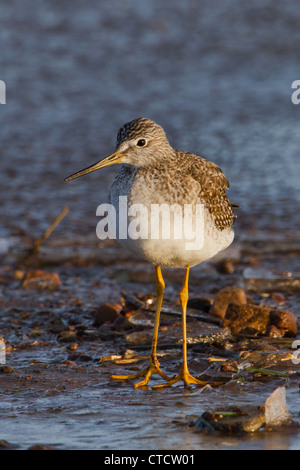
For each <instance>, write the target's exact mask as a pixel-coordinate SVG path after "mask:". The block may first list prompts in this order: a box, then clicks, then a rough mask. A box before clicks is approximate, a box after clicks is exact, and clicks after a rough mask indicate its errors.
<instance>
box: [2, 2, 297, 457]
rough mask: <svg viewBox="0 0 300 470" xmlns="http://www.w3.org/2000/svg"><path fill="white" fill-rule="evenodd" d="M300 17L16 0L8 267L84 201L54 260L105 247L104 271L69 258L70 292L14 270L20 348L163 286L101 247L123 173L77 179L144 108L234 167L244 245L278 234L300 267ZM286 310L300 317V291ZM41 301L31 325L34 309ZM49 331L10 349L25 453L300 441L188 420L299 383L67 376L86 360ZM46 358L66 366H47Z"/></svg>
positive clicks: (104, 348)
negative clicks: (106, 211)
mask: <svg viewBox="0 0 300 470" xmlns="http://www.w3.org/2000/svg"><path fill="white" fill-rule="evenodd" d="M299 21H300V10H299V8H298V4H297V2H296V0H279V1H277V2H272V1H271V0H264V1H262V0H255V1H253V2H251V3H250V4H246V3H238V4H237V2H235V1H234V0H229V1H227V2H226V3H225V2H222V1H220V0H214V1H209V2H208V1H203V2H199V1H194V0H188V1H185V2H179V1H178V0H175V1H173V2H172V4H168V2H166V3H164V4H163V5H162V2H161V1H158V0H154V1H153V2H151V4H150V2H138V1H136V0H127V1H121V0H112V1H111V2H97V1H96V0H90V1H89V2H81V1H79V0H74V1H73V2H72V4H71V3H69V4H68V3H67V2H51V3H49V2H46V1H41V2H39V4H38V5H37V4H36V3H35V4H34V7H33V2H32V1H31V0H25V1H24V0H11V1H10V2H6V3H5V4H3V5H1V17H0V41H1V52H0V63H1V68H0V80H4V81H5V83H6V87H7V104H6V105H2V106H1V107H0V119H1V126H0V142H1V145H0V162H1V172H0V198H1V209H0V224H1V225H0V237H1V239H0V253H1V256H3V261H2V263H1V276H4V278H5V273H6V271H5V269H6V268H5V266H10V263H11V259H10V258H9V259H8V258H7V257H6V255H7V252H8V249H9V246H13V247H14V248H15V247H16V245H20V249H22V244H23V243H24V244H25V243H26V242H27V238H26V236H29V237H30V238H32V237H39V236H40V235H41V234H42V232H43V230H45V229H46V228H47V227H48V225H49V223H50V222H51V221H52V220H53V218H54V217H56V216H57V215H58V213H59V212H60V211H61V209H62V208H63V207H64V206H66V205H68V206H69V208H70V213H69V214H68V216H67V217H66V218H65V219H64V221H63V222H62V223H61V224H60V226H59V227H58V228H57V229H56V231H55V234H53V235H52V237H51V240H52V242H53V243H54V245H52V251H51V244H50V255H49V256H50V258H51V257H52V260H53V258H54V257H55V256H57V257H58V258H60V260H61V261H62V260H64V261H66V262H69V263H70V260H71V259H72V256H71V255H70V251H71V254H72V252H73V254H74V253H76V254H77V251H78V253H79V255H80V256H82V257H83V258H84V259H86V257H88V256H89V255H91V259H92V260H94V259H93V258H92V256H93V255H94V256H99V258H98V259H97V260H98V262H99V265H98V266H91V268H90V269H88V268H87V269H83V270H82V271H81V269H80V268H78V266H77V267H75V266H74V265H72V264H67V266H66V267H64V268H60V275H61V278H62V280H63V285H62V287H61V288H60V290H58V291H56V292H54V293H53V292H48V293H38V292H35V293H32V292H29V293H28V292H25V293H24V292H23V291H22V289H20V287H19V285H18V283H17V282H16V281H14V280H13V279H9V280H8V281H7V284H6V283H5V282H6V278H5V279H4V281H5V282H4V281H3V283H2V280H1V282H0V287H1V292H0V294H1V297H0V300H1V301H2V302H1V305H0V307H1V310H2V311H1V316H2V324H1V331H0V336H1V335H2V336H4V337H6V335H7V336H8V340H9V341H10V342H11V343H12V344H14V341H15V343H16V345H19V344H20V343H21V342H22V340H23V339H24V341H31V340H33V337H31V336H30V334H31V332H32V330H33V329H34V328H35V326H34V325H35V322H37V324H38V325H39V327H40V326H41V324H42V322H43V321H46V319H48V318H47V314H45V312H44V314H41V313H40V311H41V310H46V311H47V309H48V310H49V316H50V318H52V315H54V313H57V315H58V316H60V315H61V316H62V318H64V319H65V320H66V321H68V320H69V318H70V317H69V310H68V309H71V310H72V309H73V313H74V311H75V312H76V314H78V315H79V317H80V321H83V322H84V321H88V322H90V321H91V317H90V316H89V315H90V313H91V311H92V310H93V309H95V308H96V306H97V305H98V304H99V303H100V302H102V301H111V302H118V301H119V298H120V293H121V290H122V289H123V288H126V290H127V291H129V292H130V293H131V294H132V293H141V292H143V293H147V292H149V291H154V284H153V283H154V276H153V273H152V271H151V270H150V267H149V269H148V267H147V266H144V265H138V266H137V267H135V269H133V264H132V260H131V259H130V257H128V256H127V258H126V255H123V254H122V253H120V252H119V251H118V250H116V251H114V248H112V249H111V251H109V254H108V255H106V257H105V256H104V255H102V254H101V249H99V248H100V247H99V246H97V240H96V236H95V227H96V223H97V218H96V216H95V213H96V207H97V206H98V204H100V203H102V202H104V200H105V198H106V194H107V192H108V189H109V186H110V183H111V181H112V178H113V176H114V174H115V173H116V171H117V169H116V168H111V169H105V170H103V171H102V172H101V173H95V174H92V175H89V176H88V177H86V178H82V179H80V180H76V181H74V182H70V183H68V184H66V183H64V181H63V179H64V177H66V176H68V175H69V174H71V173H74V172H75V171H77V170H79V169H81V168H83V167H85V166H88V165H89V164H91V163H94V162H95V161H97V160H98V159H99V158H102V157H103V156H106V155H108V154H109V153H111V152H112V150H113V149H114V145H115V139H116V134H117V131H118V129H119V127H120V126H121V125H122V124H123V123H124V122H127V121H129V120H131V119H134V118H136V117H139V116H146V117H149V118H151V119H154V120H156V121H157V122H158V123H159V124H161V125H162V126H163V127H164V128H165V130H166V132H167V136H168V137H169V139H170V142H171V144H172V145H173V146H174V147H177V148H182V149H184V150H189V151H193V152H195V153H197V154H200V155H202V156H205V157H206V158H208V159H209V160H212V161H214V162H215V163H217V164H218V165H219V166H220V167H221V168H222V169H223V171H224V172H225V173H226V175H227V176H228V178H229V180H230V183H231V189H230V192H229V195H230V199H231V201H232V202H234V203H238V204H239V205H240V206H241V209H240V210H239V213H238V215H239V217H238V221H237V223H236V225H235V227H236V232H237V234H236V242H235V243H237V245H236V246H238V243H239V241H240V240H245V239H246V240H248V241H249V240H250V242H252V243H253V245H252V255H251V253H249V251H248V253H247V255H246V257H248V258H249V257H251V256H253V257H255V256H256V254H255V241H256V240H259V243H260V245H259V244H258V246H261V244H265V246H266V247H267V243H268V240H270V241H273V242H274V243H275V242H276V240H279V242H278V243H277V245H275V244H271V245H270V246H271V250H269V251H268V250H267V254H265V255H264V256H262V258H261V262H262V264H263V267H264V268H267V269H269V268H272V269H273V268H274V269H275V271H276V272H277V274H278V273H280V272H282V271H283V270H284V271H286V272H288V271H292V272H293V273H294V272H296V271H297V266H298V265H299V263H298V261H299V256H296V255H295V256H294V257H293V256H288V255H287V254H286V253H288V249H287V250H286V253H285V252H282V251H280V250H279V245H280V244H282V246H283V244H284V242H286V243H288V242H289V240H293V239H295V245H297V243H298V240H299V237H298V232H299V230H300V212H299V210H298V207H299V202H300V193H299V174H300V168H299V161H300V160H299V148H300V145H299V144H300V132H299V131H300V120H299V117H300V105H298V106H296V105H293V104H292V102H291V93H292V90H291V84H292V82H293V81H294V80H297V79H298V80H299V79H300V76H299V48H297V44H299V40H300V29H299ZM79 237H81V238H80V241H78V243H77V240H78V238H79ZM68 239H69V243H70V247H69V251H68V247H66V240H68ZM60 240H62V244H61V247H60V246H59V243H60ZM55 241H58V244H57V245H55ZM85 243H86V244H87V246H86V250H87V251H86V252H84V253H83V251H84V249H85V247H84V244H85ZM278 244H279V245H278ZM47 246H48V247H49V245H47ZM98 249H99V252H98ZM106 249H107V247H106ZM96 250H97V251H96ZM248 250H249V246H248ZM293 250H294V251H295V248H293ZM293 250H292V251H293ZM106 253H107V252H106ZM253 253H254V254H253ZM265 253H266V252H265ZM46 254H47V253H46ZM79 255H78V257H79ZM298 255H299V251H298ZM44 256H46V255H45V254H44ZM49 256H48V261H49ZM94 261H95V260H94ZM243 262H244V263H245V264H246V267H248V266H247V260H246V261H245V260H243ZM57 264H58V265H59V264H60V262H59V261H58V262H57ZM92 264H93V263H92ZM55 269H56V268H55ZM298 274H299V273H298ZM180 276H181V273H179V274H174V273H173V274H170V273H169V277H168V276H167V279H168V283H167V289H166V295H167V297H168V296H169V297H170V298H171V299H172V300H174V298H175V293H177V292H178V289H179V286H180V283H181V277H180ZM242 277H243V274H242V269H241V270H239V269H237V271H236V272H235V273H234V274H233V275H232V276H231V275H228V276H227V277H226V276H225V277H224V276H221V275H220V274H218V273H216V271H215V270H214V269H213V268H212V266H211V265H204V266H201V267H197V268H195V270H194V271H193V273H192V276H191V290H192V292H193V293H194V294H197V293H198V291H200V293H203V292H204V293H206V292H209V293H212V292H215V291H216V290H218V289H219V288H220V287H222V286H223V285H226V284H230V283H236V282H242V281H241V280H242ZM1 279H2V278H1ZM76 298H79V299H80V300H81V302H82V304H81V307H78V305H77V304H76ZM259 300H262V299H261V298H259ZM60 302H66V303H65V304H64V303H63V304H60ZM286 306H287V308H290V309H292V310H293V311H294V312H295V314H297V312H298V311H299V310H298V308H299V300H298V297H297V292H296V293H294V294H291V295H290V296H289V295H287V299H286ZM14 308H15V309H16V310H15V311H14V310H13V309H14ZM18 309H19V310H18ZM24 312H25V313H27V314H29V317H28V318H29V319H28V324H27V323H26V321H27V320H26V317H24V318H25V320H24V318H23V317H19V315H21V314H23V313H24ZM43 315H44V316H43ZM84 315H87V319H88V320H83V318H84ZM3 318H4V319H5V321H4V320H3ZM10 321H11V322H12V323H11V324H10ZM14 322H15V323H14ZM18 322H21V323H18ZM39 322H40V323H39ZM8 325H10V326H9V327H8ZM18 325H19V326H18ZM178 331H180V330H178ZM26 335H29V336H26ZM46 339H47V340H49V338H48V337H47V336H46ZM49 341H50V345H45V346H44V347H43V346H41V347H39V348H37V349H35V350H32V349H31V348H29V349H28V350H24V351H23V350H22V351H23V352H22V353H20V351H19V350H17V352H15V353H11V355H10V356H9V357H8V364H9V365H11V366H12V367H13V368H15V369H16V370H17V372H18V375H17V379H16V384H17V388H16V386H14V384H13V382H14V380H15V379H14V374H12V379H11V381H10V380H9V378H8V376H5V377H4V376H2V377H1V383H2V386H1V405H0V406H1V410H0V411H1V423H2V427H1V429H2V431H3V430H5V432H2V433H1V435H0V438H1V439H6V440H7V441H8V442H10V443H12V444H15V445H16V446H17V447H18V448H28V447H29V446H30V445H32V444H35V443H41V444H45V445H53V446H55V447H56V446H57V447H58V448H70V449H79V448H84V449H93V448H95V449H96V448H97V449H114V448H118V449H192V450H196V449H216V448H218V449H219V448H225V449H227V448H229V449H231V448H234V449H236V448H238V449H244V448H247V449H253V448H259V449H274V448H283V449H295V448H297V449H299V432H295V433H276V432H274V433H265V432H260V433H256V434H255V435H249V436H247V437H245V438H243V439H241V438H237V437H212V436H211V435H209V436H208V435H202V434H199V433H197V432H195V430H194V429H193V428H189V427H188V422H189V421H190V420H192V419H195V418H196V417H198V416H199V414H200V413H201V412H202V411H203V410H205V409H206V408H207V407H210V406H211V405H212V404H214V403H216V402H218V403H224V404H226V405H228V404H231V403H232V402H233V401H234V402H237V403H238V404H239V405H242V404H244V403H252V402H254V403H255V404H256V403H257V401H258V400H260V401H262V403H261V404H263V402H264V399H265V398H266V397H267V396H268V394H269V393H270V392H271V391H272V390H273V389H274V388H275V387H276V386H278V385H282V379H276V380H274V382H271V383H268V386H266V385H265V383H264V382H261V383H260V382H259V383H258V382H254V383H250V384H247V385H245V386H244V387H243V386H240V387H238V388H236V389H233V390H229V391H226V389H225V392H224V389H223V388H222V390H217V391H208V390H206V391H201V390H193V391H185V390H183V389H182V388H181V387H175V388H174V387H173V389H172V390H163V391H160V392H155V393H154V392H153V391H151V390H148V391H145V390H135V391H133V390H132V387H131V385H130V384H120V383H111V382H110V381H109V379H108V377H109V374H108V371H107V373H106V374H105V371H104V377H103V376H102V369H101V370H98V369H97V367H96V366H95V368H96V370H95V371H94V370H93V364H94V363H93V361H90V363H88V365H86V366H84V365H82V366H81V367H80V370H79V371H78V374H77V372H70V371H69V372H67V366H65V368H64V366H61V364H62V362H63V361H64V360H65V359H66V358H67V357H68V353H67V352H66V349H65V346H62V345H60V344H57V341H56V340H53V338H52V337H51V336H50V340H49ZM51 341H53V345H51V344H52V343H51ZM93 348H96V350H97V353H96V352H94V354H95V359H97V360H99V356H100V355H105V354H111V353H112V352H113V351H114V350H116V349H117V350H118V351H119V350H120V348H121V346H120V343H118V342H116V343H114V342H110V341H96V342H95V343H93V344H92V345H90V344H86V343H83V344H82V349H83V351H85V352H88V353H89V354H92V355H93V353H92V352H91V351H93V350H94V349H93ZM179 360H180V358H179V356H178V357H177V356H176V357H175V358H174V359H172V358H171V359H170V358H169V359H168V361H169V365H170V366H172V367H174V368H175V366H176V364H177V365H178V361H179ZM31 361H37V362H40V363H41V364H42V365H45V364H46V365H47V364H50V365H51V367H53V369H52V368H50V370H48V372H49V374H48V376H47V374H46V372H44V376H43V377H42V376H41V375H39V374H41V370H39V372H36V373H35V372H34V366H30V363H31ZM97 365H98V363H97ZM70 367H71V366H70ZM27 368H28V370H27ZM60 368H61V369H60ZM108 369H109V368H108ZM23 370H24V372H23ZM60 370H61V372H59V371H60ZM63 372H64V373H63ZM22 374H23V375H24V377H23V375H22ZM64 374H65V375H64ZM8 375H9V374H8ZM27 375H28V376H29V377H30V376H32V377H33V379H30V378H29V379H26V377H27ZM41 377H42V380H40V378H41ZM66 378H68V379H69V382H68V381H66V382H65V380H66ZM56 380H58V381H57V382H56ZM87 380H89V381H88V382H87ZM292 385H293V386H291V388H290V389H288V390H287V400H288V406H289V409H290V411H291V413H292V416H293V418H294V419H296V420H297V419H298V418H299V393H298V389H297V382H296V380H295V383H293V384H292Z"/></svg>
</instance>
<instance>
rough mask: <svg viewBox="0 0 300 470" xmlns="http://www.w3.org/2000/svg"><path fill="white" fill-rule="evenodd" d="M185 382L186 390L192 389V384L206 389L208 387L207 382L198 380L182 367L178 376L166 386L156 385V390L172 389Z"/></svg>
mask: <svg viewBox="0 0 300 470" xmlns="http://www.w3.org/2000/svg"><path fill="white" fill-rule="evenodd" d="M181 380H182V381H183V383H184V387H185V388H191V387H190V384H195V385H201V386H202V387H204V386H205V385H207V382H204V381H202V380H198V379H196V378H195V377H193V376H192V375H191V374H190V373H189V371H188V368H187V367H182V369H181V371H180V372H179V374H178V375H176V376H175V377H174V378H173V379H171V380H168V381H167V382H166V383H165V384H159V385H154V387H153V388H154V389H159V388H166V387H171V386H172V385H174V384H175V383H177V382H180V381H181Z"/></svg>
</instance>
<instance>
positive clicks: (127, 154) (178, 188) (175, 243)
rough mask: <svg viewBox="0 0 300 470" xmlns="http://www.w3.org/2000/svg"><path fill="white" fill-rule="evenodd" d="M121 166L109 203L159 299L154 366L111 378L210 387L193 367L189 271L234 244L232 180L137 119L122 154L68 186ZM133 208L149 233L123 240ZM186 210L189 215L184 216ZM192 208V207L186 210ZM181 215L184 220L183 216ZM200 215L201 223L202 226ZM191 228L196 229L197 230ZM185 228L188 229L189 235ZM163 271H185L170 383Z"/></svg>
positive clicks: (120, 138)
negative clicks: (163, 342) (177, 360)
mask: <svg viewBox="0 0 300 470" xmlns="http://www.w3.org/2000/svg"><path fill="white" fill-rule="evenodd" d="M117 163H120V164H122V166H121V169H120V172H119V173H118V175H117V176H116V178H115V179H114V181H113V183H112V186H111V189H110V192H109V198H110V203H111V204H112V206H113V207H114V209H115V214H116V224H117V228H118V229H122V230H121V231H122V236H120V230H116V232H115V233H116V238H117V239H118V241H119V242H120V244H121V245H123V246H124V247H125V248H127V249H129V250H132V251H134V252H135V253H137V254H138V255H139V257H140V258H142V259H144V260H146V261H148V262H150V263H152V264H153V265H154V266H155V273H156V294H157V301H156V314H155V322H154V331H153V339H152V347H151V354H150V359H149V364H148V366H147V367H146V368H145V369H143V370H142V371H140V372H139V373H137V374H133V375H113V376H111V378H112V379H115V380H128V379H136V378H141V377H142V378H143V380H141V381H139V382H138V383H136V384H135V385H134V387H135V388H136V387H143V386H145V385H147V384H148V382H149V379H150V377H151V376H152V374H158V375H159V376H160V377H162V379H164V381H165V382H164V383H162V384H159V385H156V386H155V387H153V388H161V387H168V386H171V385H173V384H175V383H176V382H178V381H183V383H184V386H185V387H186V388H189V386H190V384H196V385H201V386H204V385H206V382H204V381H201V380H198V379H197V378H196V377H194V376H193V375H192V374H191V373H190V372H189V369H188V361H187V338H186V310H187V301H188V280H189V271H190V267H193V266H195V265H197V264H199V263H201V262H203V261H205V260H208V259H210V258H212V257H213V256H215V255H216V254H217V253H218V252H220V251H221V250H224V249H225V248H227V247H228V246H229V245H230V244H231V242H232V241H233V238H234V231H233V228H232V225H233V222H234V219H235V216H234V213H233V208H234V207H235V205H233V204H231V203H230V201H229V199H228V197H227V195H226V189H229V182H228V179H227V178H226V176H225V175H224V173H223V172H222V171H221V169H220V168H219V167H218V166H217V165H216V164H214V163H212V162H210V161H208V160H206V159H205V158H203V157H200V156H198V155H195V154H193V153H189V152H185V151H182V150H176V149H174V148H172V146H171V145H170V143H169V141H168V139H167V137H166V134H165V132H164V130H163V128H162V127H161V126H160V125H158V124H156V123H155V122H154V121H152V120H150V119H146V118H139V119H135V120H133V121H131V122H128V123H126V124H124V125H123V126H122V127H121V129H120V130H119V132H118V135H117V145H116V150H115V152H114V153H113V154H112V155H110V156H108V157H106V158H104V159H102V160H100V161H99V162H97V163H95V164H93V165H91V166H89V167H87V168H85V169H83V170H81V171H79V172H77V173H75V174H73V175H71V176H69V177H68V178H66V179H65V181H69V180H72V179H74V178H77V177H79V176H83V175H86V174H87V173H90V172H92V171H95V170H98V169H101V168H104V167H107V166H109V165H114V164H117ZM121 197H123V199H124V198H125V197H126V199H125V200H126V201H127V205H128V208H129V209H128V214H129V216H128V217H127V218H124V217H123V215H122V214H121V213H120V209H119V207H120V206H119V201H120V198H121ZM162 205H163V206H164V208H168V207H169V208H171V211H172V210H173V217H169V218H168V222H170V230H169V231H168V230H167V236H166V233H163V231H162V230H161V229H160V228H159V229H158V227H157V226H158V224H160V223H163V221H164V217H165V212H163V211H162V212H161V213H160V217H159V218H158V219H157V218H156V219H155V220H154V219H153V218H152V215H151V211H152V212H153V208H155V209H157V207H159V208H161V207H162ZM132 207H135V208H137V207H138V208H139V209H140V210H139V215H140V218H139V225H140V226H141V225H143V224H144V229H145V227H146V230H142V229H141V227H139V228H140V231H139V232H138V231H136V232H135V234H133V235H132V236H131V237H130V236H129V237H128V236H124V227H121V226H120V224H121V222H120V221H123V223H124V220H125V221H126V222H125V223H126V224H127V226H126V228H129V224H130V223H132V222H133V221H134V215H136V211H135V212H134V211H130V208H132ZM237 207H238V206H237ZM181 208H182V209H183V212H181V214H180V209H181ZM188 208H189V209H191V208H192V209H191V210H189V211H188V210H187V209H188ZM142 209H145V210H142ZM198 209H199V210H198ZM201 209H202V210H201ZM191 213H192V218H191V217H190V216H191ZM128 214H127V215H128ZM182 214H184V215H183V217H180V216H182ZM175 216H176V217H177V218H176V217H175ZM178 216H179V217H178ZM196 216H197V217H196ZM199 218H200V225H197V221H198V222H199V220H198V219H199ZM135 222H136V220H135ZM151 222H152V227H151V228H152V229H156V230H154V232H155V236H151V235H153V233H152V232H151V233H150V228H149V227H150V225H151ZM195 224H196V225H195ZM180 225H181V226H180ZM192 225H193V227H196V229H197V227H198V229H197V230H192ZM136 226H137V222H136V224H135V227H136ZM183 228H184V229H186V228H187V229H190V232H189V230H183ZM157 229H158V230H157ZM199 232H201V236H200V237H198V238H199V239H198V244H196V245H195V244H194V245H193V244H192V245H191V244H190V245H189V243H190V242H191V233H194V234H195V236H197V235H199ZM196 238H197V237H196ZM161 266H168V267H172V268H184V270H185V271H184V280H183V285H182V289H181V291H180V295H179V299H180V305H181V310H182V344H183V349H182V354H183V361H182V367H181V370H180V372H179V374H178V375H176V376H175V377H172V378H170V377H168V376H167V375H166V374H165V373H164V372H163V371H162V370H161V368H160V364H159V361H158V358H157V338H158V330H159V320H160V311H161V306H162V302H163V295H164V288H165V283H164V279H163V276H162V272H161Z"/></svg>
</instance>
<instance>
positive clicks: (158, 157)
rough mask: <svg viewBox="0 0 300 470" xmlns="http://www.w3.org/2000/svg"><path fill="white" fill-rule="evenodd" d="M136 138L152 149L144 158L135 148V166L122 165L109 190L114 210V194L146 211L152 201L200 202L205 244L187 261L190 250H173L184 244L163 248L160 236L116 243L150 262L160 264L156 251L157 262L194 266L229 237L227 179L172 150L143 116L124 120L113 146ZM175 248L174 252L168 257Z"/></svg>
mask: <svg viewBox="0 0 300 470" xmlns="http://www.w3.org/2000/svg"><path fill="white" fill-rule="evenodd" d="M140 138H145V139H147V146H148V148H150V151H151V153H150V154H148V155H147V156H146V155H145V156H144V157H143V152H144V149H143V148H141V149H138V153H139V155H140V159H141V160H140V162H139V163H140V165H139V166H137V165H132V164H130V162H128V163H129V164H125V165H123V166H122V168H121V171H120V173H119V174H118V175H117V177H116V179H115V181H114V182H113V185H112V187H111V190H110V197H111V202H112V203H113V204H114V205H115V207H116V208H117V203H118V197H119V196H120V195H124V196H125V195H126V196H127V197H128V205H131V204H144V205H146V206H147V207H149V209H150V205H151V204H164V203H166V204H169V205H171V204H182V205H183V204H197V203H198V204H204V207H205V215H204V219H205V245H204V247H203V250H202V251H201V253H200V252H199V253H193V256H194V259H191V257H192V254H191V253H188V254H187V255H188V256H187V258H186V257H185V255H182V256H180V257H179V255H178V251H182V250H183V248H182V246H183V245H180V244H178V243H177V244H175V245H176V246H175V245H174V243H172V242H170V243H169V246H167V243H164V242H165V240H160V241H159V243H157V241H156V240H152V241H149V240H147V241H144V240H125V241H124V240H120V243H121V244H122V245H124V246H125V247H126V248H129V249H131V250H134V251H139V252H140V255H141V256H142V257H143V258H145V259H147V260H148V261H150V262H152V263H154V264H157V263H159V259H158V257H157V256H156V255H157V254H158V255H159V254H160V253H161V254H162V259H161V260H160V263H159V264H162V265H167V266H172V267H183V266H184V265H185V264H187V263H186V260H188V261H189V265H190V266H193V265H195V264H198V263H199V262H201V261H204V260H205V259H208V258H210V257H212V256H214V254H216V253H217V252H218V251H220V250H222V249H224V248H226V247H227V246H228V245H229V244H230V243H231V242H232V240H233V230H232V225H233V222H234V214H233V210H232V206H231V203H230V202H229V199H228V197H227V195H226V189H228V188H229V183H228V180H227V178H226V176H225V175H224V173H223V172H222V171H221V169H220V168H219V167H218V166H217V165H215V164H214V163H212V162H210V161H208V160H206V159H205V158H203V157H200V156H197V155H195V154H193V153H189V152H184V151H182V150H175V149H173V148H172V147H171V146H170V144H169V142H168V140H167V138H166V135H165V133H164V131H163V129H162V127H160V126H158V125H157V124H156V123H154V122H153V121H150V120H149V119H145V118H140V119H137V120H134V121H132V122H129V123H127V124H125V125H124V126H123V127H122V128H121V129H120V131H119V133H118V137H117V149H121V151H122V149H126V146H128V145H130V144H131V143H132V142H136V141H137V139H140ZM151 146H152V150H151ZM129 149H130V150H131V147H129ZM134 150H136V145H135V148H134ZM128 154H129V155H130V151H129V152H128ZM150 245H151V246H150ZM151 248H152V249H151ZM174 252H177V254H175V255H174V256H173V253H174ZM168 256H169V258H170V259H169V262H168V259H167V258H168ZM179 258H180V259H179Z"/></svg>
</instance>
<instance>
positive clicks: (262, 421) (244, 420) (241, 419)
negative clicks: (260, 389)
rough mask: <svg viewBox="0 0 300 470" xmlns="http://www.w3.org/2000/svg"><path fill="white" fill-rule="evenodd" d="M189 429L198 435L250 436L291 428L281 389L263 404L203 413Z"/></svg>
mask: <svg viewBox="0 0 300 470" xmlns="http://www.w3.org/2000/svg"><path fill="white" fill-rule="evenodd" d="M192 425H193V426H195V427H197V428H198V430H200V431H201V432H218V433H221V434H242V433H253V432H257V431H259V430H260V429H262V428H264V429H265V430H267V431H270V430H275V429H276V430H278V428H280V427H281V426H295V425H296V423H294V422H293V421H292V419H291V416H290V413H289V411H288V408H287V405H286V394H285V388H284V387H278V388H277V389H276V390H274V392H273V393H272V394H271V395H270V396H269V397H268V398H267V400H266V402H265V404H264V405H258V406H255V405H245V406H229V407H224V408H216V409H215V410H213V411H205V412H204V413H203V414H202V415H201V416H200V417H199V418H198V419H197V420H196V421H195V422H193V423H192Z"/></svg>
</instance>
